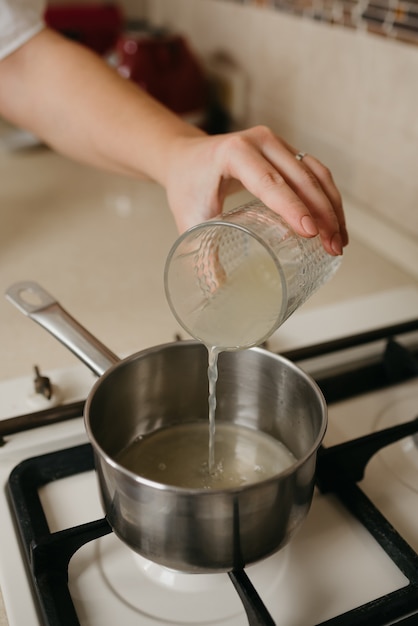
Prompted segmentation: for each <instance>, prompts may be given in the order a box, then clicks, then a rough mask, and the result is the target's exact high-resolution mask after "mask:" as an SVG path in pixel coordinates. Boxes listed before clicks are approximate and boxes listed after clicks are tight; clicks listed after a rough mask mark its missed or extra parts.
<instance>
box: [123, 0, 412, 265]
mask: <svg viewBox="0 0 418 626" xmlns="http://www.w3.org/2000/svg"><path fill="white" fill-rule="evenodd" d="M124 4H125V7H126V9H127V10H128V11H129V12H131V14H132V13H135V12H136V11H138V12H139V13H147V14H148V16H149V18H150V19H151V20H152V21H153V22H154V23H157V24H161V25H165V26H169V27H171V28H173V29H175V30H177V31H181V32H183V33H185V34H186V35H187V36H188V38H189V40H190V41H191V43H192V45H193V47H194V49H195V50H196V51H197V52H198V53H199V54H200V55H201V56H202V58H203V59H206V58H208V57H209V56H210V55H212V54H213V53H214V52H219V51H220V52H224V53H226V54H227V55H229V56H230V57H231V58H232V59H233V60H234V61H235V62H236V63H237V64H238V66H239V67H240V68H241V69H242V70H244V71H245V74H246V76H247V79H248V90H247V92H246V93H247V98H248V101H247V107H246V111H247V113H246V119H245V124H257V123H263V124H268V125H270V126H271V127H272V128H274V129H275V130H276V131H277V132H278V133H279V134H281V135H282V136H284V137H285V138H286V139H288V140H289V141H290V142H291V143H293V145H294V146H296V147H297V148H298V149H301V150H304V151H308V152H311V153H312V154H315V155H317V156H318V157H319V158H321V160H323V161H324V162H325V163H327V164H328V165H329V166H330V167H331V169H332V171H333V173H334V176H335V178H336V180H337V181H338V183H339V185H340V186H341V188H342V189H343V191H344V193H345V194H346V195H347V196H348V197H350V198H352V199H353V200H354V204H355V205H356V206H360V207H361V208H362V209H364V210H365V217H366V219H365V220H363V219H360V221H359V220H357V217H356V219H355V220H354V217H353V220H354V222H355V227H356V228H357V230H364V231H365V232H364V236H365V237H366V238H367V239H377V241H376V244H377V246H378V247H379V245H380V246H385V247H386V246H390V240H391V232H392V229H393V228H394V227H395V228H396V230H397V235H399V236H401V237H402V238H403V239H404V242H405V245H404V249H405V250H407V251H408V253H409V255H410V256H411V255H412V256H413V257H414V255H415V254H416V256H415V259H416V261H415V264H416V265H417V266H418V210H417V204H418V175H417V174H418V114H417V113H418V46H417V45H414V44H413V43H407V42H403V41H396V40H395V39H391V38H388V37H381V36H378V35H376V34H373V33H370V32H367V31H365V30H364V29H362V28H359V29H354V28H346V27H344V26H341V25H336V24H333V25H332V24H330V23H326V22H325V21H324V20H322V21H317V20H314V19H307V18H306V17H305V18H304V17H302V16H301V15H297V14H294V15H293V14H290V13H289V12H283V11H280V10H277V7H276V10H275V9H274V8H273V7H272V6H269V7H265V6H255V5H257V4H260V5H265V4H270V5H271V4H274V3H266V2H258V3H257V2H250V1H249V0H247V2H243V1H239V0H235V1H227V0H150V1H149V2H144V1H142V2H140V3H139V4H138V3H137V2H136V1H135V0H125V3H124ZM278 4H279V3H277V5H278ZM287 4H288V5H290V4H291V3H290V2H288V3H287ZM317 5H318V4H317ZM348 217H349V219H350V215H349V216H348Z"/></svg>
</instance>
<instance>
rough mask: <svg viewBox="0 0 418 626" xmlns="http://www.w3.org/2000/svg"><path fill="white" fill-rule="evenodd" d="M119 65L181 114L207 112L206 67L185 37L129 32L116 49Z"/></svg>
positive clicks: (120, 70) (123, 74)
mask: <svg viewBox="0 0 418 626" xmlns="http://www.w3.org/2000/svg"><path fill="white" fill-rule="evenodd" d="M115 64H116V68H117V70H118V72H119V74H121V75H122V76H124V77H125V78H130V79H131V80H133V81H134V82H136V83H137V84H138V85H140V86H141V87H142V88H143V89H144V90H145V91H147V92H148V93H150V94H151V95H152V96H154V97H155V98H156V99H157V100H159V101H160V102H162V103H163V104H165V105H166V106H167V107H169V108H170V109H171V110H172V111H174V112H175V113H178V114H180V115H187V114H189V113H190V114H192V113H194V112H198V111H204V110H206V107H207V84H206V78H205V75H204V72H203V70H202V68H201V67H200V65H199V63H198V61H197V59H196V58H195V56H194V55H193V53H192V52H191V50H190V48H189V46H188V45H187V43H186V41H185V40H184V39H183V37H181V36H179V35H171V34H155V35H154V34H147V33H145V34H141V33H133V34H130V33H126V34H123V35H121V36H120V37H119V39H118V41H117V44H116V49H115Z"/></svg>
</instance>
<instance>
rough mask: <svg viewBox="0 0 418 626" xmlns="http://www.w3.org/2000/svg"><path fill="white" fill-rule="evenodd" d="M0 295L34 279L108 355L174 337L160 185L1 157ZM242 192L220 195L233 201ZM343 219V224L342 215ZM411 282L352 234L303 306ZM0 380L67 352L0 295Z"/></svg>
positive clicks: (49, 158) (61, 359)
mask: <svg viewBox="0 0 418 626" xmlns="http://www.w3.org/2000/svg"><path fill="white" fill-rule="evenodd" d="M0 170H1V173H2V176H1V178H2V185H1V188H0V208H1V221H2V227H1V230H0V294H3V293H4V291H5V289H6V288H7V287H8V286H9V285H11V284H12V283H14V282H16V281H20V280H28V279H31V280H36V281H37V282H39V283H40V284H41V285H42V286H43V287H45V288H46V289H47V290H48V291H49V292H50V293H51V294H53V295H54V296H55V297H56V298H57V299H59V300H60V301H61V303H62V304H63V305H64V306H65V307H66V308H67V309H68V310H69V312H70V313H71V314H72V315H73V316H74V317H76V318H77V319H78V320H79V321H80V322H81V323H82V324H83V325H85V326H86V327H87V328H88V329H89V330H90V331H91V332H92V333H93V334H94V335H96V336H97V337H98V338H99V339H101V340H102V341H103V342H104V343H105V344H106V345H108V346H109V348H110V349H112V350H113V351H114V352H116V353H118V354H120V355H123V354H127V353H131V352H134V351H137V350H140V349H142V348H145V347H148V346H151V345H155V344H157V343H161V342H164V341H171V340H173V338H174V336H175V333H176V332H178V331H179V330H180V329H179V327H178V325H177V323H176V321H175V320H174V318H173V316H172V314H171V311H170V310H169V307H168V304H167V303H166V300H165V295H164V288H163V269H164V262H165V258H166V256H167V253H168V251H169V249H170V246H171V244H172V243H173V241H174V239H175V237H176V236H177V233H176V229H175V225H174V221H173V219H172V217H171V213H170V211H169V209H168V207H167V202H166V198H165V194H164V192H163V190H162V189H161V188H160V187H159V186H158V185H156V184H154V183H151V182H137V181H132V180H126V179H123V178H121V177H118V176H114V175H108V174H103V173H99V172H97V171H95V170H92V169H90V168H88V167H83V166H81V165H77V164H74V163H72V162H70V161H68V160H67V159H65V158H63V157H60V156H57V155H56V154H54V153H53V152H51V151H49V150H48V149H46V148H42V147H40V148H34V149H30V150H26V151H20V152H14V153H0ZM246 199H247V194H246V193H244V192H243V193H240V194H236V195H235V196H233V197H231V198H229V199H228V204H229V206H236V205H238V204H240V203H241V202H243V201H245V200H246ZM347 213H348V222H349V225H350V213H349V211H347ZM408 284H415V285H416V284H417V281H416V280H415V278H414V277H413V276H411V275H409V274H408V273H406V272H405V271H403V270H401V269H399V268H397V267H396V266H394V265H393V264H392V263H391V262H389V261H387V260H385V259H384V258H382V257H381V256H380V255H378V254H376V253H375V252H373V251H371V250H370V249H369V248H368V247H367V246H365V245H364V244H363V243H362V242H361V241H360V240H358V239H357V238H356V237H353V236H352V240H351V244H350V246H349V247H348V248H347V249H346V252H345V254H344V262H343V264H342V267H341V269H340V270H339V272H338V274H337V276H336V277H335V278H334V279H333V280H332V281H331V282H330V283H329V284H328V285H326V286H325V287H323V288H322V289H321V290H320V291H319V292H318V293H317V294H316V295H314V296H313V297H312V298H311V300H310V301H309V302H308V303H307V304H306V305H305V306H304V307H303V309H304V310H305V309H307V308H312V307H316V306H319V305H322V304H328V303H334V302H340V301H342V300H344V299H347V298H353V297H356V296H361V295H364V294H368V293H370V292H379V291H382V290H386V289H393V288H395V287H400V286H403V285H408ZM0 345H1V346H2V359H1V362H0V379H4V378H12V377H16V376H22V375H25V374H29V373H30V372H31V370H32V366H33V365H34V364H38V365H39V366H40V367H41V368H42V369H49V368H54V367H61V366H67V365H72V364H75V362H76V361H75V357H74V356H73V355H72V354H70V353H69V352H68V350H66V349H65V348H63V347H62V346H61V345H60V344H59V343H58V342H57V341H56V340H55V339H53V338H52V337H50V336H49V335H48V334H47V333H46V332H45V331H44V330H43V329H41V328H39V327H38V326H37V325H36V324H34V323H33V322H31V321H29V320H28V319H26V318H25V317H24V316H23V315H22V314H20V313H19V312H18V311H17V310H16V309H15V308H14V307H13V306H11V305H10V303H8V302H7V301H6V300H5V299H4V298H3V297H0Z"/></svg>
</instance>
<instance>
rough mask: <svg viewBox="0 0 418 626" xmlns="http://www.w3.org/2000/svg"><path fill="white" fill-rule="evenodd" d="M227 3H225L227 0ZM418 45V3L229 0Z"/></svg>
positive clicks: (416, 0)
mask: <svg viewBox="0 0 418 626" xmlns="http://www.w3.org/2000/svg"><path fill="white" fill-rule="evenodd" d="M223 1H225V0H223ZM226 1H228V2H234V3H235V4H242V5H251V6H257V7H262V8H267V9H273V10H277V11H283V12H286V13H289V14H291V15H297V16H300V17H303V18H307V19H313V20H317V21H319V22H325V23H328V24H337V25H339V26H344V27H347V28H352V29H358V30H363V31H367V32H370V33H372V34H373V35H378V36H381V37H387V38H390V39H396V40H398V41H403V42H405V43H408V44H415V45H418V0H226Z"/></svg>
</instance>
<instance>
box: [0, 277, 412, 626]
mask: <svg viewBox="0 0 418 626" xmlns="http://www.w3.org/2000/svg"><path fill="white" fill-rule="evenodd" d="M398 296H400V293H399V294H398ZM402 296H403V298H404V300H403V301H402V302H401V303H400V304H399V310H397V309H396V306H395V309H396V310H392V309H393V307H394V304H393V302H394V299H393V294H386V299H385V298H383V300H382V296H378V297H375V298H373V299H372V300H370V299H366V300H364V299H361V300H360V301H358V303H357V309H358V311H360V310H362V311H364V310H365V307H366V302H368V303H369V305H370V304H371V302H373V307H372V308H375V310H376V309H377V308H378V306H381V307H382V310H383V309H384V311H385V313H384V314H382V315H380V317H379V319H380V320H381V323H380V324H378V325H376V324H374V325H373V324H372V323H365V316H364V315H363V316H361V315H360V318H361V323H360V324H359V328H355V326H356V323H355V319H354V318H355V317H356V305H355V303H352V304H351V307H352V326H351V328H352V332H351V333H350V334H348V335H347V334H346V333H344V332H341V328H339V324H338V320H339V319H340V318H341V316H340V313H341V309H338V307H337V308H332V309H331V311H330V309H329V308H328V309H327V313H326V312H325V311H320V310H316V311H314V312H308V313H306V314H305V315H300V316H298V317H295V319H294V320H293V321H291V320H289V322H290V324H288V325H287V327H286V332H283V333H282V334H278V335H276V336H273V338H272V339H271V341H270V342H269V344H268V345H267V348H268V349H271V350H272V351H280V352H281V353H282V354H284V355H285V356H287V357H288V358H290V359H291V360H293V361H295V362H296V363H297V364H298V365H300V366H301V367H302V368H303V369H305V370H306V371H308V372H309V373H310V374H311V375H312V376H313V377H314V378H315V379H316V380H317V382H318V384H319V385H320V387H321V388H322V390H323V393H324V395H325V398H326V400H327V403H328V407H329V426H328V431H327V434H326V437H325V440H324V445H323V446H322V448H321V449H320V451H319V454H318V465H317V487H316V489H315V494H314V498H313V501H312V507H311V510H310V512H309V515H308V518H307V520H306V521H305V523H304V524H303V526H302V529H301V530H300V531H299V532H298V534H297V535H296V536H295V537H294V538H293V539H292V541H291V542H290V544H289V545H288V546H287V547H286V548H284V549H283V550H281V551H280V552H278V553H277V554H275V555H273V556H271V557H269V558H267V559H265V560H263V561H261V562H259V563H256V564H254V565H252V566H250V567H248V568H246V569H245V570H243V571H238V572H233V573H231V574H230V575H228V574H211V575H192V574H181V573H178V572H173V571H170V570H167V569H164V568H162V567H160V566H157V565H155V564H152V563H150V562H148V561H145V560H144V559H142V558H141V557H139V556H138V555H136V554H134V553H132V552H131V551H130V550H129V548H127V547H126V546H125V545H124V544H123V543H122V542H121V541H120V540H119V539H118V538H117V537H116V536H115V535H114V534H113V533H112V532H111V530H110V528H109V526H108V524H107V521H106V520H105V519H104V517H103V512H102V508H101V505H100V502H99V495H98V490H97V487H96V477H95V472H94V464H93V456H92V451H91V448H90V444H89V443H88V442H87V438H86V435H85V432H84V426H83V421H82V417H81V415H82V410H83V404H84V399H85V397H86V396H87V394H88V392H89V390H90V388H91V386H92V384H93V382H94V376H93V375H92V374H91V373H90V372H88V371H86V369H85V368H84V367H82V366H79V367H75V368H65V369H62V370H54V371H53V372H52V373H51V376H50V380H49V383H50V390H51V389H52V392H53V393H52V398H51V399H47V398H45V395H47V396H48V392H45V384H46V382H45V380H44V376H43V373H42V372H39V371H38V372H37V375H35V376H34V377H35V380H36V387H37V388H38V391H39V387H41V388H42V387H43V389H41V391H42V390H43V391H44V394H45V395H43V394H39V393H35V391H34V389H33V382H32V378H33V377H25V378H21V379H13V380H11V381H3V382H0V398H2V405H3V406H0V411H1V417H2V420H1V421H0V435H1V436H2V443H3V446H2V447H1V448H0V479H1V481H2V484H3V485H4V491H3V492H2V495H1V498H0V521H1V527H2V538H1V539H0V585H1V588H2V591H3V595H4V599H5V604H6V609H7V614H8V619H9V623H10V625H11V626H20V625H21V624H33V625H35V624H39V625H45V626H61V625H62V624H65V625H66V626H78V625H81V626H83V625H85V624H89V625H92V626H95V625H96V624H97V625H99V624H100V626H106V625H107V624H109V625H110V624H112V625H113V624H115V623H116V622H119V623H123V624H124V626H130V625H131V624H132V625H135V626H148V625H149V626H151V625H161V626H162V625H163V624H164V625H166V626H167V624H193V625H195V626H196V625H198V624H205V625H208V624H217V625H220V626H244V625H245V624H251V625H254V624H259V625H267V624H273V623H274V624H277V625H278V626H281V625H283V626H292V625H295V626H296V625H300V624H304V626H310V625H312V626H314V625H318V624H321V625H322V626H323V625H325V624H327V625H335V626H337V625H350V626H351V625H352V624H356V625H361V624H364V625H366V624H367V625H369V624H379V625H382V626H383V625H388V624H393V623H397V624H398V623H399V624H412V623H416V620H417V619H418V556H417V552H418V530H417V527H416V513H417V511H418V434H417V433H418V419H417V418H418V293H417V291H416V290H414V289H413V290H411V291H408V292H403V293H402ZM385 302H386V304H385ZM388 303H390V306H386V305H388ZM344 306H346V305H344ZM400 310H402V311H403V313H402V314H400ZM324 319H326V320H328V321H330V320H331V319H333V320H334V324H336V328H335V330H334V331H333V332H330V328H329V326H330V324H328V323H327V326H328V328H327V332H326V333H325V331H323V330H322V333H323V336H322V335H321V328H320V326H321V323H319V325H317V327H315V328H316V330H315V332H313V333H312V336H314V337H316V338H317V339H318V340H319V341H318V342H316V343H315V344H310V345H303V340H301V339H299V340H296V339H295V337H298V336H299V335H300V333H299V330H300V328H302V327H306V325H307V324H309V325H310V328H313V327H314V325H315V323H316V322H317V321H318V320H321V321H322V326H323V325H324V324H323V322H324ZM304 336H305V337H306V333H305V335H304ZM49 374H50V373H49V372H48V379H49ZM42 383H43V384H42ZM46 386H47V387H48V384H46ZM54 398H55V400H54ZM54 404H56V406H53V405H54ZM22 407H23V408H25V407H26V409H25V410H22ZM28 407H30V409H29V410H28ZM243 577H245V579H246V581H245V585H246V587H245V588H246V590H247V592H248V593H249V594H250V595H251V599H252V602H251V604H250V608H248V606H249V605H248V597H245V595H244V598H240V597H239V594H238V593H237V592H236V590H235V589H234V583H236V582H237V580H238V583H240V582H242V578H243ZM248 581H249V583H250V586H248V585H247V582H248ZM251 585H252V586H251ZM238 589H239V590H240V589H242V586H240V585H238ZM248 589H250V591H248ZM245 607H246V608H245Z"/></svg>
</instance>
